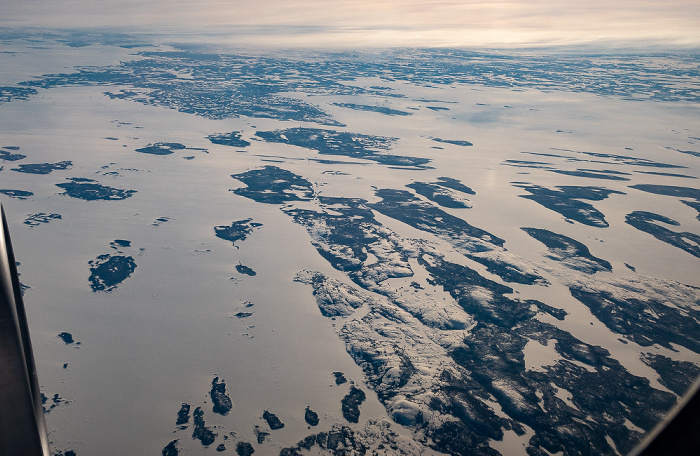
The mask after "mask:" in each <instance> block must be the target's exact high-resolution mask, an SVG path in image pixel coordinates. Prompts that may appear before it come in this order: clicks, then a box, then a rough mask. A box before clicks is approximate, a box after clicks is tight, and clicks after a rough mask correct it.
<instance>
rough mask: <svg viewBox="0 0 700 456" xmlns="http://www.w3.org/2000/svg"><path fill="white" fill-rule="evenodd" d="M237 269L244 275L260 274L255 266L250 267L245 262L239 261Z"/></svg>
mask: <svg viewBox="0 0 700 456" xmlns="http://www.w3.org/2000/svg"><path fill="white" fill-rule="evenodd" d="M236 271H238V273H239V274H243V275H247V276H251V277H253V276H256V275H258V273H257V272H255V271H254V270H253V268H251V267H248V266H246V265H244V264H240V263H238V264H237V265H236Z"/></svg>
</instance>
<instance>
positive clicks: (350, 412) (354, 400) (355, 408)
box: [340, 385, 367, 423]
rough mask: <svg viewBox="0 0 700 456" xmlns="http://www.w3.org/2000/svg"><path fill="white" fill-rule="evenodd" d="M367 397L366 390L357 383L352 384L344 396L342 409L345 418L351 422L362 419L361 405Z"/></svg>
mask: <svg viewBox="0 0 700 456" xmlns="http://www.w3.org/2000/svg"><path fill="white" fill-rule="evenodd" d="M365 399H367V396H366V395H365V392H364V391H362V390H361V389H359V388H356V387H355V385H352V386H350V391H349V392H348V394H346V395H345V397H343V400H342V401H341V402H340V403H341V410H342V412H343V418H345V419H346V420H348V421H349V422H351V423H357V422H359V420H360V405H362V403H363V402H364V401H365Z"/></svg>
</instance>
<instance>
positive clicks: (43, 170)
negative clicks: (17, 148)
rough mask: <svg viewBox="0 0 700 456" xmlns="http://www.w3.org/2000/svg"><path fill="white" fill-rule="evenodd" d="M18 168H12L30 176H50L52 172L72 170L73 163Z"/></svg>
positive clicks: (43, 164) (32, 164) (65, 162)
mask: <svg viewBox="0 0 700 456" xmlns="http://www.w3.org/2000/svg"><path fill="white" fill-rule="evenodd" d="M17 166H18V167H17V168H12V171H17V172H20V173H29V174H49V173H50V172H52V171H62V170H66V169H70V168H72V167H73V162H71V161H70V160H66V161H62V162H57V163H26V164H23V165H17Z"/></svg>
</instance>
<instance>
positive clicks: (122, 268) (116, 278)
mask: <svg viewBox="0 0 700 456" xmlns="http://www.w3.org/2000/svg"><path fill="white" fill-rule="evenodd" d="M89 265H90V279H89V280H90V288H92V291H95V292H97V291H105V292H110V291H112V290H114V289H115V288H117V285H119V284H120V283H122V282H123V281H124V280H126V279H127V278H129V277H131V274H133V273H134V270H135V269H136V262H135V261H134V259H133V258H132V257H130V256H127V255H109V254H103V255H100V256H98V257H97V259H95V260H92V261H90V262H89Z"/></svg>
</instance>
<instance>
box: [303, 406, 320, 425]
mask: <svg viewBox="0 0 700 456" xmlns="http://www.w3.org/2000/svg"><path fill="white" fill-rule="evenodd" d="M304 421H306V423H307V424H308V425H309V426H318V413H316V412H314V411H313V410H311V408H310V407H306V410H304Z"/></svg>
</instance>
